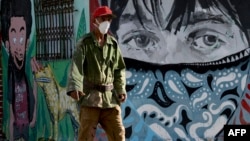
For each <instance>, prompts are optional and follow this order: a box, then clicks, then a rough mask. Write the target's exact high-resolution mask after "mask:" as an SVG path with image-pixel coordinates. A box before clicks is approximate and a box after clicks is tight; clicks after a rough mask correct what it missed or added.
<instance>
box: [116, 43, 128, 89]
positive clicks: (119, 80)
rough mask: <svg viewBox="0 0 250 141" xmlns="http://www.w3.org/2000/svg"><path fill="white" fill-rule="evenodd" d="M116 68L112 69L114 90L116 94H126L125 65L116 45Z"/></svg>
mask: <svg viewBox="0 0 250 141" xmlns="http://www.w3.org/2000/svg"><path fill="white" fill-rule="evenodd" d="M116 55H117V65H116V66H117V67H116V68H115V69H114V88H115V90H116V92H117V94H127V92H126V89H125V87H126V76H125V72H126V65H125V62H124V60H123V57H122V54H121V51H120V48H119V46H118V45H117V52H116Z"/></svg>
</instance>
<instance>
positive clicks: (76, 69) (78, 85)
mask: <svg viewBox="0 0 250 141" xmlns="http://www.w3.org/2000/svg"><path fill="white" fill-rule="evenodd" d="M84 59H85V51H84V44H83V38H82V39H80V40H79V41H78V42H77V45H76V50H75V51H74V54H73V57H72V59H71V64H70V67H69V73H68V79H67V95H69V93H70V92H71V91H74V90H77V91H81V92H82V90H83V62H84Z"/></svg>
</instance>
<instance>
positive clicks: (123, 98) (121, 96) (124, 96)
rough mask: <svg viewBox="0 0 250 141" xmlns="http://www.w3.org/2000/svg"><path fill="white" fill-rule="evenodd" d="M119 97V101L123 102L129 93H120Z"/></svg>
mask: <svg viewBox="0 0 250 141" xmlns="http://www.w3.org/2000/svg"><path fill="white" fill-rule="evenodd" d="M118 98H119V101H120V102H121V103H123V102H125V101H126V99H127V95H126V94H119V95H118Z"/></svg>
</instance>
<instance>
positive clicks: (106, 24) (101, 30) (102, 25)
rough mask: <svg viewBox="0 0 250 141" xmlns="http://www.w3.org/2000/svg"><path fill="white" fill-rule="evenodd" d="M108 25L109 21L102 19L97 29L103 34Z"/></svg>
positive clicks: (106, 30)
mask: <svg viewBox="0 0 250 141" xmlns="http://www.w3.org/2000/svg"><path fill="white" fill-rule="evenodd" d="M109 27H110V22H109V21H104V22H101V23H100V24H99V27H98V28H99V31H100V32H101V33H102V34H103V35H104V34H106V33H107V32H108V30H109Z"/></svg>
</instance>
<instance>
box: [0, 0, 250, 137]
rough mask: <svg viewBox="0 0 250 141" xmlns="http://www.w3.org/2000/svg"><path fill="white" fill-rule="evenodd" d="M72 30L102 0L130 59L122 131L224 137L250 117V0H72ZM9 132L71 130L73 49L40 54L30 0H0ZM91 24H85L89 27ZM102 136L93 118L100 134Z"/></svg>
mask: <svg viewBox="0 0 250 141" xmlns="http://www.w3.org/2000/svg"><path fill="white" fill-rule="evenodd" d="M74 5H75V6H76V13H75V17H74V20H75V24H74V26H75V40H77V39H78V38H79V37H80V36H81V35H83V34H84V33H86V32H88V31H89V30H91V27H92V25H91V22H90V21H91V18H89V17H91V13H93V10H94V9H95V8H96V7H97V6H99V5H108V6H110V8H111V9H112V10H113V11H114V13H115V14H116V15H117V17H116V18H115V19H114V20H113V21H112V25H111V31H110V32H111V34H113V35H114V36H115V37H116V38H117V40H118V42H119V45H120V48H121V51H122V54H123V57H124V59H125V62H126V65H127V71H126V77H127V86H126V89H127V92H128V99H127V101H126V102H125V103H124V104H123V105H122V116H123V122H124V125H125V128H126V139H127V140H128V141H163V140H173V141H184V140H185V141H193V140H197V141H200V140H223V138H224V135H223V126H224V125H225V124H241V125H245V124H250V78H249V73H250V72H249V70H250V62H249V61H250V60H249V53H250V48H249V39H250V38H249V34H248V33H249V28H250V20H249V19H250V15H249V13H250V12H249V11H248V9H249V7H250V2H248V1H246V0H91V1H89V2H88V3H87V2H86V1H85V2H83V1H80V0H76V1H74ZM1 12H2V13H1V25H2V39H3V42H2V50H1V51H2V58H1V59H2V60H3V61H2V62H3V74H4V75H3V76H4V77H3V82H4V93H3V95H4V103H3V104H4V105H3V107H4V117H3V131H4V133H5V134H6V140H56V141H57V140H58V141H64V140H65V141H66V140H67V141H68V140H70V141H71V140H76V139H77V133H78V126H79V122H78V105H77V103H76V102H75V101H73V99H71V98H70V97H68V96H67V95H66V93H65V87H66V83H67V72H68V66H69V63H70V59H64V60H53V61H49V60H48V61H43V60H37V59H36V57H35V56H36V30H35V29H36V27H35V25H34V21H35V16H34V15H35V14H34V9H33V1H32V0H31V1H30V0H11V1H9V0H1ZM86 27H87V28H86ZM101 140H102V141H106V140H107V138H106V135H105V132H104V131H103V130H102V128H101V126H98V130H97V133H96V141H101Z"/></svg>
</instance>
